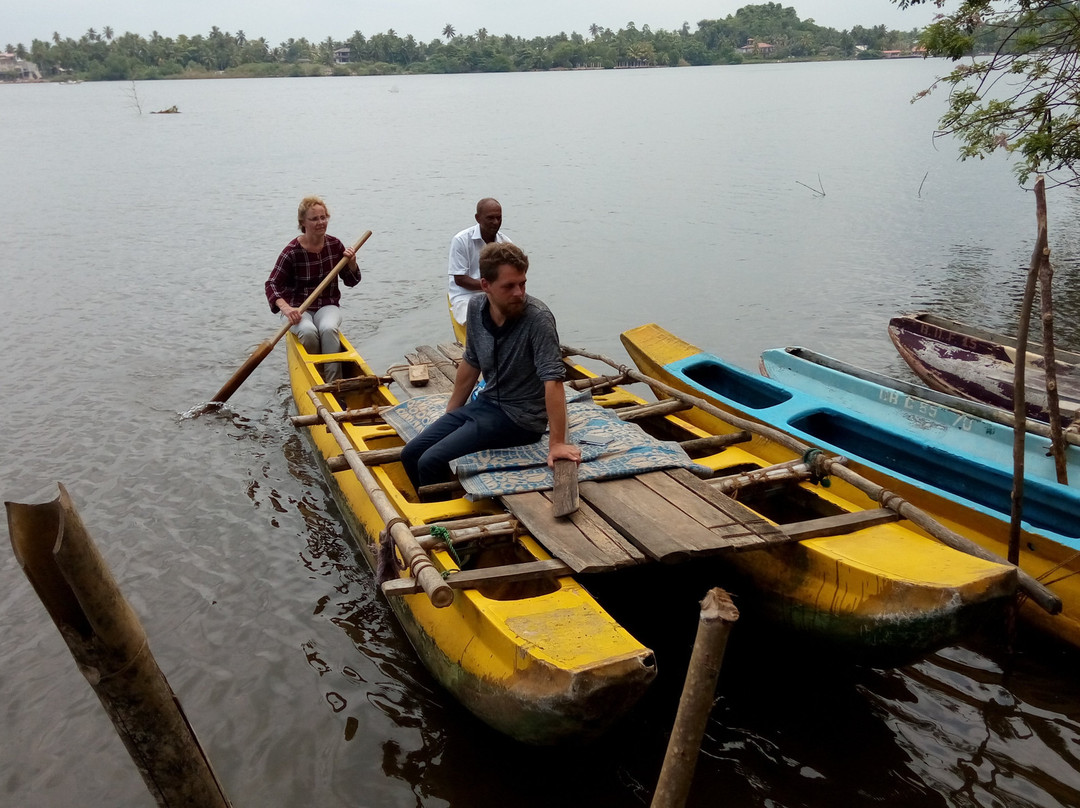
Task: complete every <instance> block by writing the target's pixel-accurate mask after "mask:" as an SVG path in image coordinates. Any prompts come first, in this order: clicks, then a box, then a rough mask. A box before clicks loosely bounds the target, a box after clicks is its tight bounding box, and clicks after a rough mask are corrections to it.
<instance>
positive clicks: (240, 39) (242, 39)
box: [236, 28, 247, 48]
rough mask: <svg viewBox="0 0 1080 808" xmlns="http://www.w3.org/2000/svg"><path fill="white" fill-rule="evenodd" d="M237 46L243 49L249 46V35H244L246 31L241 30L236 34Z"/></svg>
mask: <svg viewBox="0 0 1080 808" xmlns="http://www.w3.org/2000/svg"><path fill="white" fill-rule="evenodd" d="M236 44H237V45H239V46H240V47H241V48H242V47H244V45H246V44H247V34H245V33H244V29H243V28H241V29H240V30H238V31H237V32H236Z"/></svg>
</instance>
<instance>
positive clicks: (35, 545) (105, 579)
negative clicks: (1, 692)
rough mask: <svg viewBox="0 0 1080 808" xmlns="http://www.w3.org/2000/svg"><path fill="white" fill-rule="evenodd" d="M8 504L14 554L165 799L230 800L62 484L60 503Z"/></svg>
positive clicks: (169, 803)
mask: <svg viewBox="0 0 1080 808" xmlns="http://www.w3.org/2000/svg"><path fill="white" fill-rule="evenodd" d="M5 506H6V508H7V517H8V532H9V533H10V535H11V546H12V549H13V550H14V551H15V558H16V559H17V560H18V562H19V565H20V566H21V567H22V569H23V572H24V573H26V577H27V578H29V579H30V583H31V585H32V586H33V587H34V590H35V591H36V592H37V594H38V597H40V598H41V602H42V603H43V604H44V605H45V609H46V610H47V611H48V612H49V616H50V617H52V619H53V622H54V623H55V624H56V627H57V628H58V629H59V630H60V634H61V636H62V637H63V638H64V642H66V643H67V646H68V649H69V650H70V651H71V655H72V656H73V657H74V658H75V663H76V665H78V667H79V671H80V672H81V673H82V674H83V676H85V677H86V680H87V681H88V682H89V683H90V686H91V687H92V688H93V689H94V692H95V693H96V694H97V697H98V699H100V700H101V705H102V706H103V707H104V708H105V712H107V713H108V714H109V718H111V719H112V722H113V725H114V726H115V727H116V731H117V733H118V734H119V735H120V738H121V739H122V740H123V742H124V746H126V747H127V750H128V754H130V755H131V759H132V760H133V761H134V762H135V765H136V767H138V769H139V773H140V774H142V777H143V781H144V782H145V783H146V787H147V788H148V789H149V790H150V793H151V794H153V796H154V799H155V800H157V804H158V805H159V806H162V808H166V807H175V808H179V806H188V805H198V806H203V807H205V808H229V806H230V803H229V799H228V797H226V796H225V792H224V790H223V789H222V787H221V784H220V783H219V782H218V779H217V775H216V774H215V773H214V770H213V768H212V767H211V766H210V761H209V759H208V758H207V757H206V754H205V752H203V750H202V747H201V746H200V745H199V740H198V738H196V737H195V731H194V730H193V729H192V728H191V725H190V724H189V723H188V720H187V717H186V716H185V715H184V711H183V708H182V707H181V706H180V702H179V701H178V700H177V698H176V695H175V694H174V693H173V691H172V688H171V687H169V683H168V682H167V681H166V680H165V675H164V674H163V673H162V672H161V669H160V668H159V667H158V665H157V662H156V661H155V660H154V656H153V654H152V653H151V652H150V649H149V647H148V645H147V639H146V632H145V631H144V630H143V627H142V624H141V623H140V622H139V618H138V616H137V615H136V614H135V612H134V610H133V609H132V608H131V605H130V604H129V603H128V602H127V600H126V599H125V598H124V596H123V594H122V593H121V592H120V588H119V586H117V584H116V580H115V579H114V578H113V576H112V573H111V572H110V571H109V568H108V565H107V564H106V563H105V560H104V559H103V558H102V557H101V554H100V553H99V552H98V550H97V548H96V547H95V546H94V542H93V540H92V539H91V538H90V534H89V533H88V532H87V530H86V527H85V526H84V525H83V522H82V519H80V518H79V514H78V512H77V511H76V510H75V506H74V505H73V504H72V502H71V499H70V498H69V497H68V493H67V491H66V490H65V489H64V486H62V485H61V486H60V495H59V496H58V497H57V498H56V499H55V500H53V501H52V502H46V503H43V504H40V505H27V504H20V503H17V502H7V503H5Z"/></svg>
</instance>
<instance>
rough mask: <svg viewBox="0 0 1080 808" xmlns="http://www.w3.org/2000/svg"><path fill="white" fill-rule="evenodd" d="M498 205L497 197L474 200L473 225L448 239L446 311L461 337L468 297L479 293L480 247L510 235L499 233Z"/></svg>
mask: <svg viewBox="0 0 1080 808" xmlns="http://www.w3.org/2000/svg"><path fill="white" fill-rule="evenodd" d="M500 227H502V205H500V204H499V202H498V200H496V199H491V198H490V197H489V198H485V199H481V200H480V201H479V202H477V203H476V224H474V225H473V226H472V227H467V228H465V229H464V230H462V231H461V232H460V233H458V234H457V235H456V236H454V237H453V238H452V239H451V240H450V262H449V267H448V269H447V274H448V276H449V283H448V291H449V295H450V312H451V314H452V315H453V318H454V331H455V332H458V338H459V339H462V341H464V340H463V337H464V333H465V328H464V325H465V319H466V316H467V312H468V309H469V300H470V298H472V297H473V295H482V294H483V291H481V288H480V250H482V249H483V248H484V245H485V244H491V243H496V242H497V243H502V242H506V241H510V238H509V237H508V236H507V235H506V234H505V233H502V232H501V231H500V230H499V228H500Z"/></svg>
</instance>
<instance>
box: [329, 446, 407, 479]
mask: <svg viewBox="0 0 1080 808" xmlns="http://www.w3.org/2000/svg"><path fill="white" fill-rule="evenodd" d="M401 449H402V447H401V446H392V447H390V448H389V449H367V450H366V451H363V452H357V455H359V457H360V461H361V462H362V463H363V464H364V465H365V466H377V465H379V464H380V463H395V462H397V461H398V460H400V459H401ZM326 466H327V468H329V469H330V471H332V472H334V473H335V474H336V473H337V472H339V471H348V469H349V461H348V460H347V459H346V458H345V456H344V455H335V456H334V457H328V458H326Z"/></svg>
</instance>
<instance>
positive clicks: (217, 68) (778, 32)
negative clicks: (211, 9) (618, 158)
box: [8, 3, 918, 80]
mask: <svg viewBox="0 0 1080 808" xmlns="http://www.w3.org/2000/svg"><path fill="white" fill-rule="evenodd" d="M917 38H918V31H917V30H911V31H907V32H901V31H890V30H887V29H886V27H885V26H884V25H878V26H874V27H871V28H863V27H862V26H855V27H853V28H852V29H851V30H845V31H837V30H836V29H834V28H826V27H823V26H819V25H817V24H815V23H814V21H813V20H809V19H808V20H801V19H800V18H799V16H798V14H797V13H796V12H795V9H794V8H792V7H784V6H782V5H780V4H779V3H764V4H760V5H749V6H744V7H743V8H740V9H739V10H738V11H736V12H735V13H734V14H729V15H728V16H727V17H726V18H724V19H716V20H701V21H700V22H698V23H697V26H696V29H695V30H691V27H690V24H689V23H688V22H685V23H683V25H682V27H681V28H679V29H677V30H674V31H667V30H663V29H657V30H653V29H652V28H650V27H649V26H648V25H642V26H641V27H640V28H639V27H638V26H637V25H635V23H633V22H628V23H627V24H626V25H625V27H623V28H620V29H619V30H618V31H613V30H611V29H610V28H603V27H601V26H599V25H596V24H595V23H594V24H592V25H590V26H589V27H588V29H587V30H586V33H585V34H579V33H577V32H574V33H571V34H569V35H567V34H566V33H559V34H557V35H555V36H543V37H533V38H531V39H526V38H523V37H520V36H513V35H511V34H505V35H502V36H496V35H492V34H490V33H489V32H488V31H487V29H485V28H481V29H479V30H478V31H475V32H473V33H468V34H464V33H458V31H457V30H456V29H455V28H454V26H453V25H452V24H449V23H448V24H447V25H446V26H445V28H444V29H443V33H442V37H440V38H436V39H433V40H432V41H430V42H419V41H417V40H416V39H415V38H414V37H413V36H412V35H411V34H408V35H406V36H404V37H402V36H399V35H398V34H397V32H396V31H394V30H393V29H390V30H388V31H386V32H384V33H376V34H372V35H371V36H365V35H364V34H363V33H362V32H360V31H359V30H356V31H353V33H352V35H351V36H349V37H347V38H345V39H335V38H334V37H331V36H328V37H327V38H326V39H325V40H323V41H321V42H310V41H308V40H307V39H305V38H303V37H301V38H300V39H289V40H287V41H285V42H281V43H279V44H277V45H272V44H271V43H269V42H268V41H267V40H266V39H265V38H263V37H259V38H257V39H252V38H249V37H248V36H247V35H246V34H245V33H244V31H242V30H238V31H237V32H236V33H235V34H233V33H230V32H228V31H222V30H221V29H219V28H218V27H217V26H215V27H213V28H212V29H211V30H210V33H209V34H207V35H203V34H196V35H194V36H187V35H184V34H181V35H180V36H177V37H176V38H175V39H173V38H170V37H163V36H161V35H160V34H159V33H158V32H157V31H155V32H153V33H152V34H151V35H150V38H149V39H147V38H145V37H143V36H140V35H139V34H134V33H131V32H126V33H124V34H121V35H119V36H117V35H116V34H115V32H114V31H113V29H112V28H111V27H109V26H105V27H103V28H102V29H101V31H100V32H99V31H97V30H95V29H93V28H91V29H90V30H88V31H87V32H86V33H85V34H83V35H82V36H81V37H79V38H78V39H72V38H71V37H62V36H61V35H60V34H59V32H54V33H53V35H52V37H51V39H50V40H39V39H35V40H34V41H33V42H32V43H31V45H30V47H29V49H27V48H26V47H25V46H24V45H23V44H21V43H20V44H19V45H17V46H15V47H13V46H11V45H8V50H9V51H14V52H16V53H17V54H18V55H19V56H20V57H22V58H25V59H29V60H30V61H32V62H35V63H36V64H37V65H38V68H39V69H40V70H41V72H42V74H43V75H44V76H61V75H63V76H66V77H76V78H83V79H88V80H128V79H156V78H170V77H180V76H196V75H210V74H219V73H224V74H226V75H237V76H240V75H249V76H301V75H326V74H340V75H349V74H377V73H471V72H506V71H518V70H553V69H570V68H587V67H597V68H612V67H620V66H641V67H647V66H672V67H674V66H679V65H711V64H737V63H739V62H741V61H743V60H746V59H749V60H754V59H765V58H767V59H768V60H783V59H814V58H821V59H845V58H855V57H857V56H858V57H862V58H866V57H873V56H875V55H878V56H879V55H880V53H881V51H885V50H902V51H910V50H911V48H912V47H913V46H914V45H915V43H916V41H917ZM751 40H753V41H755V42H758V43H767V44H768V45H771V46H772V48H771V50H769V51H767V52H761V51H752V52H749V53H743V52H740V51H739V48H740V47H743V46H745V45H747V43H749V42H750V41H751ZM345 47H347V48H348V49H349V61H348V63H346V64H338V63H336V60H335V51H337V50H338V49H340V48H345Z"/></svg>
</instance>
